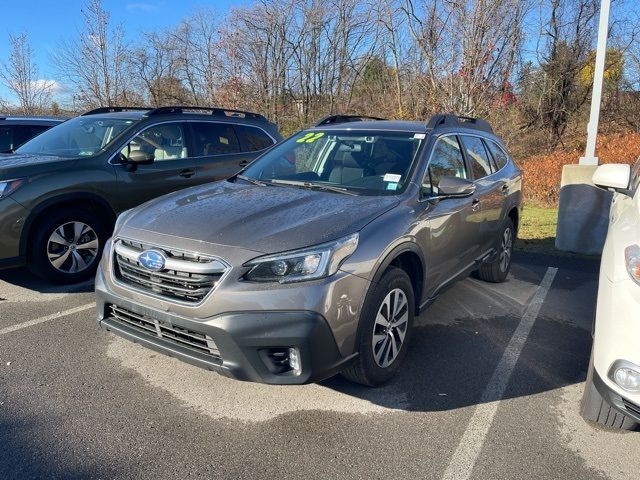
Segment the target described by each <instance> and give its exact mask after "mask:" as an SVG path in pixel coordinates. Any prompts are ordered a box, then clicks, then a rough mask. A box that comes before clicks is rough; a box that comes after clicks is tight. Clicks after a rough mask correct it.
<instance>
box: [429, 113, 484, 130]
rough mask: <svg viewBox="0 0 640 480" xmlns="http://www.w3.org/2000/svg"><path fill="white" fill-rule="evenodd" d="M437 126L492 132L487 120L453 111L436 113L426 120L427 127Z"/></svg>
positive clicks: (433, 127)
mask: <svg viewBox="0 0 640 480" xmlns="http://www.w3.org/2000/svg"><path fill="white" fill-rule="evenodd" d="M438 127H461V128H471V129H475V130H481V131H483V132H487V133H493V128H491V125H489V122H487V121H486V120H483V119H481V118H473V117H464V116H462V115H454V114H453V113H436V114H435V115H434V116H433V117H431V119H430V120H429V121H428V122H427V128H431V129H435V128H438Z"/></svg>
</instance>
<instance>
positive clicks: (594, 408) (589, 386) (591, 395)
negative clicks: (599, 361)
mask: <svg viewBox="0 0 640 480" xmlns="http://www.w3.org/2000/svg"><path fill="white" fill-rule="evenodd" d="M593 374H594V367H593V351H592V352H591V360H590V361H589V372H588V374H587V381H586V383H585V386H584V394H583V395H582V411H581V413H582V417H583V418H584V419H585V420H588V421H590V422H594V423H597V424H599V425H602V426H604V427H607V428H611V429H616V430H635V429H636V428H637V427H638V424H637V423H636V421H635V420H633V419H632V418H630V417H628V416H627V415H624V414H622V413H620V412H618V411H617V410H616V409H614V408H613V407H612V406H611V405H609V403H608V402H607V401H606V400H605V399H604V398H603V397H602V395H600V392H598V389H597V388H596V386H595V384H594V383H593Z"/></svg>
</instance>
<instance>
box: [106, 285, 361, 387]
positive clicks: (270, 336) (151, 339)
mask: <svg viewBox="0 0 640 480" xmlns="http://www.w3.org/2000/svg"><path fill="white" fill-rule="evenodd" d="M96 297H97V298H96V300H97V311H98V322H99V324H100V326H101V327H102V328H104V329H106V330H108V331H110V332H112V333H115V334H117V335H119V336H121V337H124V338H126V339H128V340H131V341H133V342H136V343H139V344H141V345H143V346H145V347H147V348H150V349H152V350H155V351H158V352H161V353H164V354H166V355H170V356H172V357H176V358H179V359H180V360H183V361H185V362H187V363H190V364H192V365H196V366H198V367H201V368H205V369H208V370H213V371H215V372H218V373H220V374H222V375H225V376H227V377H231V378H234V379H237V380H243V381H251V382H259V383H268V384H304V383H310V382H316V381H319V380H322V379H324V378H327V377H330V376H332V375H334V374H336V373H338V372H339V371H341V370H342V369H344V368H345V366H346V365H347V364H348V363H349V362H350V361H351V360H352V359H353V358H354V357H353V356H351V357H347V358H345V357H342V356H341V355H340V352H339V350H338V347H337V345H336V342H335V339H334V337H333V334H332V332H331V329H330V328H329V325H328V324H327V322H326V320H325V319H324V318H323V317H322V316H321V315H320V314H318V313H315V312H310V311H247V312H230V313H225V314H221V315H217V316H215V317H212V318H209V319H206V320H198V321H195V320H191V319H189V318H185V317H181V316H177V315H175V314H172V313H168V312H164V311H159V310H155V309H151V308H149V307H146V306H143V305H140V304H137V303H135V302H133V301H131V300H129V299H125V298H122V297H120V296H117V295H114V294H113V293H111V292H109V291H108V290H107V289H106V288H104V284H103V283H102V282H100V281H97V282H96ZM110 305H115V306H117V307H119V308H121V309H124V310H126V311H128V312H131V313H133V314H135V315H138V316H142V317H143V318H145V319H150V320H151V321H152V322H153V321H157V322H158V325H164V326H168V327H169V328H174V327H178V328H180V329H186V330H188V331H190V332H197V333H198V334H202V335H207V336H209V337H210V338H211V339H212V340H213V342H215V346H216V347H217V349H218V351H219V357H218V356H213V355H211V354H209V353H203V352H202V351H197V350H196V349H193V348H190V347H189V346H185V345H183V344H180V343H178V342H175V341H173V340H171V339H166V338H162V337H161V336H160V335H157V334H155V333H154V332H152V331H145V330H143V329H141V328H138V327H135V326H131V325H129V324H126V323H124V322H122V321H121V320H119V319H118V318H116V317H115V316H114V315H113V314H112V313H111V310H110ZM289 348H295V349H297V351H298V356H299V358H300V363H301V369H300V373H299V374H297V375H296V374H294V373H293V372H292V371H291V370H285V371H280V369H279V368H278V365H277V364H275V363H274V362H273V356H272V355H271V354H272V353H273V352H275V351H279V352H282V351H287V350H288V349H289Z"/></svg>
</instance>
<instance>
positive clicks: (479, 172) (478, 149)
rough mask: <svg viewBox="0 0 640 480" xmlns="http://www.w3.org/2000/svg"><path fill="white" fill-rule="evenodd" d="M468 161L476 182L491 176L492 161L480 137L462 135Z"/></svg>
mask: <svg viewBox="0 0 640 480" xmlns="http://www.w3.org/2000/svg"><path fill="white" fill-rule="evenodd" d="M461 138H462V145H463V146H464V150H465V153H466V154H467V159H468V160H469V162H471V171H472V172H473V178H474V180H479V179H481V178H484V177H486V176H489V175H491V173H493V172H492V170H491V161H490V160H489V154H488V153H487V150H486V149H485V147H484V143H483V141H482V139H481V138H480V137H472V136H469V135H461Z"/></svg>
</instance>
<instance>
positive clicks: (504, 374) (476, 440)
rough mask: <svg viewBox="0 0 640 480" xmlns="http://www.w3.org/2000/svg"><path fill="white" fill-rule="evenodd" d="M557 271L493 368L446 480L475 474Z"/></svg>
mask: <svg viewBox="0 0 640 480" xmlns="http://www.w3.org/2000/svg"><path fill="white" fill-rule="evenodd" d="M556 273H558V269H557V268H553V267H549V268H547V271H546V273H545V275H544V278H543V279H542V281H541V282H540V285H539V286H538V289H537V290H536V293H535V294H534V296H533V298H532V299H531V302H530V303H529V305H528V306H527V309H526V310H525V312H524V315H523V316H522V319H521V320H520V323H519V324H518V327H517V328H516V331H515V332H514V333H513V336H512V337H511V340H510V341H509V344H508V345H507V348H506V349H505V351H504V353H503V354H502V358H501V359H500V362H499V363H498V366H497V367H496V369H495V370H494V371H493V375H492V376H491V379H490V380H489V384H488V385H487V387H486V388H485V390H484V392H483V393H482V397H481V398H480V402H479V404H478V406H477V407H476V409H475V411H474V412H473V415H472V416H471V420H470V421H469V425H468V426H467V429H466V430H465V432H464V434H463V435H462V438H461V439H460V443H459V444H458V448H457V449H456V451H455V452H454V454H453V457H452V458H451V461H450V462H449V465H448V466H447V469H446V470H445V472H444V475H443V477H442V478H443V480H465V479H468V478H470V477H471V472H472V471H473V467H474V465H475V463H476V461H477V459H478V455H479V454H480V451H481V450H482V447H483V445H484V442H485V439H486V437H487V433H488V432H489V428H491V424H492V423H493V418H494V417H495V415H496V412H497V410H498V406H499V404H500V400H501V399H502V396H503V395H504V392H505V390H506V388H507V385H508V384H509V380H510V379H511V374H512V373H513V370H514V369H515V366H516V363H517V362H518V358H519V357H520V353H521V352H522V349H523V347H524V344H525V343H526V341H527V337H528V336H529V332H530V331H531V328H532V327H533V324H534V323H535V321H536V318H537V317H538V313H539V312H540V308H541V307H542V304H543V302H544V300H545V298H546V296H547V293H548V291H549V288H550V287H551V284H552V283H553V279H554V278H555V276H556Z"/></svg>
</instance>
